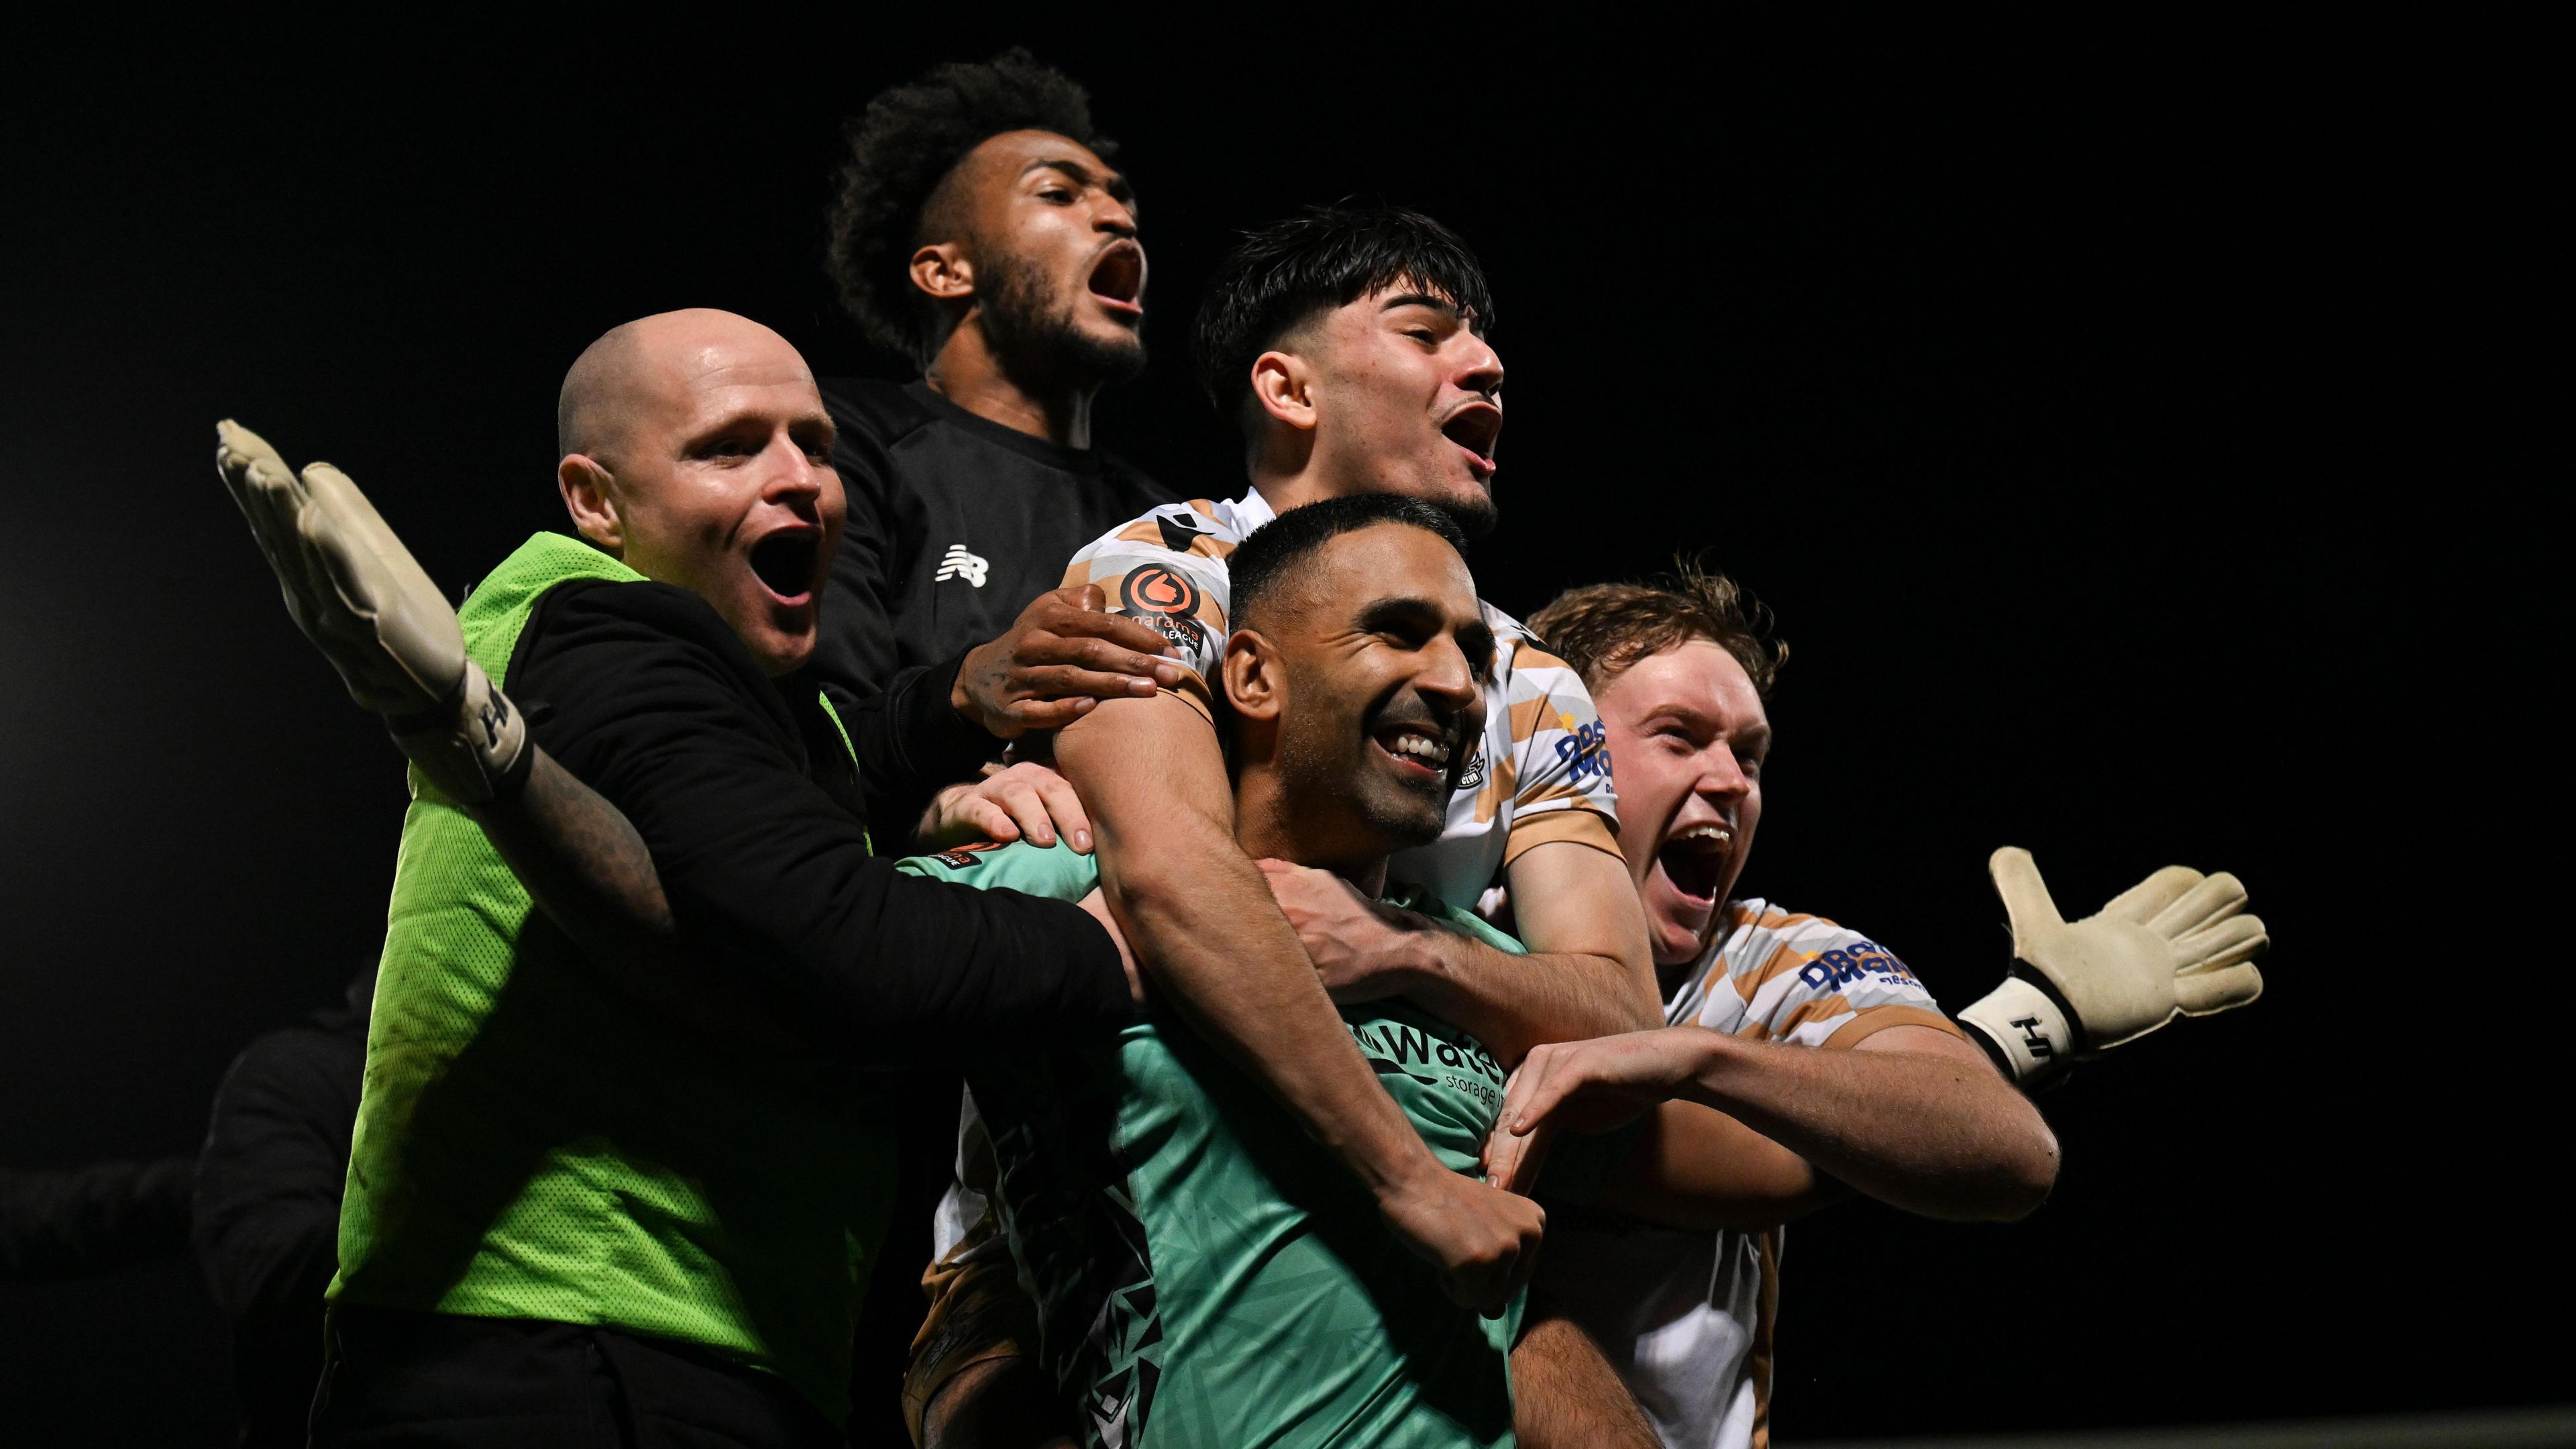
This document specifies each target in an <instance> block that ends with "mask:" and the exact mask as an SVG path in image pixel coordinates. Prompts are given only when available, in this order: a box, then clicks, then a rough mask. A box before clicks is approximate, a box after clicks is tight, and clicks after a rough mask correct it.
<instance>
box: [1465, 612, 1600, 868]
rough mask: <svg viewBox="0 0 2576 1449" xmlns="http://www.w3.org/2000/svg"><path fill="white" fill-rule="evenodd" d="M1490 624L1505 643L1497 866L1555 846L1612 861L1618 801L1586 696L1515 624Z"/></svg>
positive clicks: (1563, 666)
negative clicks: (1506, 734) (1506, 774)
mask: <svg viewBox="0 0 2576 1449" xmlns="http://www.w3.org/2000/svg"><path fill="white" fill-rule="evenodd" d="M1488 612H1489V614H1490V612H1491V611H1488ZM1492 618H1493V621H1494V623H1495V624H1496V628H1495V630H1494V632H1495V634H1496V635H1497V636H1499V637H1502V638H1504V639H1507V640H1509V641H1510V643H1511V661H1510V668H1511V676H1510V679H1509V681H1508V685H1507V692H1508V696H1509V699H1510V707H1511V751H1510V758H1511V761H1512V769H1513V778H1512V780H1511V786H1510V788H1511V791H1512V825H1511V834H1510V836H1509V837H1508V838H1507V839H1506V841H1505V843H1504V846H1503V863H1504V864H1505V865H1509V864H1510V863H1511V862H1512V861H1514V860H1517V859H1519V858H1520V856H1521V854H1522V852H1524V851H1527V850H1528V849H1530V848H1531V847H1532V846H1537V845H1545V844H1548V843H1550V842H1552V841H1558V840H1570V841H1574V842H1576V843H1578V844H1582V845H1588V846H1591V847H1592V848H1593V849H1595V850H1601V851H1607V852H1608V853H1610V854H1612V855H1617V854H1618V853H1619V840H1618V834H1619V797H1618V794H1617V792H1616V791H1615V790H1614V789H1613V788H1612V786H1611V782H1610V743H1609V738H1608V735H1607V732H1606V731H1605V730H1604V729H1603V728H1602V725H1601V716H1600V714H1599V713H1598V712H1597V711H1595V710H1594V709H1593V707H1592V691H1590V690H1588V689H1586V688H1584V687H1583V677H1582V676H1581V675H1580V674H1577V673H1576V672H1575V670H1574V667H1573V666H1572V665H1569V664H1567V663H1566V662H1565V661H1564V660H1562V659H1559V658H1557V657H1556V656H1555V655H1553V654H1550V653H1548V652H1547V651H1546V650H1545V649H1542V648H1540V647H1539V646H1538V644H1537V642H1536V641H1535V640H1533V639H1531V638H1530V636H1529V635H1528V634H1527V633H1526V632H1524V631H1523V630H1522V629H1521V628H1520V626H1519V625H1518V624H1516V623H1513V622H1512V621H1511V620H1510V619H1509V618H1507V617H1504V616H1502V615H1499V614H1494V615H1492ZM1505 625H1508V626H1509V632H1508V633H1507V632H1506V630H1505V628H1504V627H1502V626H1505ZM1489 733H1490V731H1489Z"/></svg>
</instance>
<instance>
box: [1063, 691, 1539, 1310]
mask: <svg viewBox="0 0 2576 1449" xmlns="http://www.w3.org/2000/svg"><path fill="white" fill-rule="evenodd" d="M1055 761H1056V768H1057V769H1059V770H1061V771H1062V772H1063V773H1064V777H1065V778H1066V779H1067V780H1069V781H1071V782H1072V783H1073V786H1074V788H1075V789H1076V790H1077V791H1079V792H1080V793H1081V795H1082V798H1083V800H1084V801H1085V802H1086V803H1087V804H1088V805H1089V807H1090V811H1091V827H1092V833H1093V839H1094V840H1095V842H1096V849H1097V854H1098V856H1099V860H1100V879H1101V887H1102V890H1103V892H1104V893H1105V894H1106V896H1107V898H1108V900H1109V903H1110V907H1111V909H1112V911H1113V912H1114V914H1115V915H1116V918H1117V921H1118V924H1119V926H1120V928H1121V929H1122V930H1123V931H1124V932H1125V934H1126V937H1127V941H1128V943H1129V944H1130V945H1131V946H1132V947H1133V948H1134V951H1135V955H1136V959H1137V962H1138V964H1139V966H1140V968H1141V969H1142V970H1143V971H1144V973H1145V974H1146V976H1147V977H1148V978H1149V979H1150V980H1152V982H1153V983H1154V985H1155V987H1156V988H1157V990H1158V993H1159V997H1160V999H1161V1000H1162V1001H1164V1002H1166V1003H1167V1004H1169V1005H1170V1006H1171V1008H1172V1009H1173V1010H1174V1011H1176V1012H1177V1013H1179V1014H1180V1015H1181V1016H1182V1017H1183V1018H1184V1019H1186V1020H1187V1021H1188V1022H1189V1024H1190V1025H1191V1026H1192V1027H1193V1028H1195V1029H1196V1030H1197V1031H1198V1032H1199V1033H1200V1034H1201V1035H1203V1036H1205V1037H1206V1038H1207V1039H1208V1040H1209V1041H1211V1042H1213V1043H1214V1044H1215V1045H1216V1046H1217V1047H1218V1049H1219V1050H1221V1051H1222V1052H1224V1053H1225V1055H1226V1056H1227V1057H1229V1058H1230V1059H1231V1060H1233V1061H1234V1062H1235V1063H1236V1064H1237V1065H1238V1066H1240V1067H1241V1068H1242V1069H1243V1070H1244V1071H1245V1072H1247V1073H1249V1074H1250V1075H1251V1076H1252V1077H1253V1079H1254V1080H1256V1081H1258V1082H1260V1083H1261V1084H1262V1085H1263V1086H1264V1087H1266V1088H1268V1089H1269V1090H1270V1092H1271V1093H1272V1094H1273V1095H1274V1096H1276V1097H1277V1098H1278V1099H1279V1100H1280V1102H1281V1103H1282V1104H1283V1105H1285V1106H1286V1107H1287V1109H1288V1111H1289V1113H1290V1114H1291V1115H1292V1116H1294V1117H1295V1118H1296V1119H1297V1121H1298V1123H1299V1125H1301V1126H1303V1127H1304V1128H1305V1129H1306V1130H1307V1131H1308V1132H1309V1133H1311V1134H1312V1135H1313V1136H1314V1137H1315V1138H1316V1139H1317V1140H1318V1141H1320V1142H1321V1143H1323V1144H1324V1146H1325V1147H1327V1148H1328V1149H1330V1150H1331V1151H1332V1152H1333V1154H1334V1155H1335V1156H1336V1157H1338V1158H1339V1159H1340V1160H1341V1161H1342V1162H1343V1163H1344V1164H1345V1165H1346V1166H1348V1167H1349V1168H1350V1170H1351V1171H1352V1172H1353V1173H1354V1174H1355V1175H1357V1176H1358V1177H1359V1179H1360V1181H1361V1182H1362V1183H1364V1184H1366V1185H1367V1187H1368V1188H1369V1190H1370V1192H1371V1193H1372V1194H1374V1195H1375V1197H1376V1199H1377V1203H1378V1207H1379V1211H1380V1212H1381V1213H1382V1214H1384V1216H1385V1217H1386V1220H1387V1222H1388V1225H1389V1226H1390V1227H1392V1228H1393V1229H1394V1230H1395V1232H1396V1233H1397V1235H1398V1236H1399V1237H1400V1238H1402V1239H1403V1241H1404V1242H1405V1243H1406V1244H1407V1245H1408V1246H1410V1247H1412V1248H1413V1249H1414V1251H1416V1252H1418V1253H1420V1254H1421V1255H1422V1256H1424V1257H1425V1258H1428V1259H1430V1260H1431V1261H1432V1262H1433V1263H1435V1264H1437V1265H1438V1266H1439V1268H1440V1269H1441V1272H1442V1275H1443V1280H1444V1283H1445V1284H1446V1286H1447V1287H1448V1289H1449V1291H1450V1293H1451V1296H1453V1297H1455V1298H1456V1299H1458V1301H1459V1302H1461V1303H1463V1304H1467V1305H1469V1306H1472V1307H1475V1308H1479V1309H1482V1310H1486V1311H1499V1310H1500V1308H1501V1307H1502V1305H1503V1304H1504V1303H1506V1302H1507V1301H1508V1300H1509V1299H1510V1297H1511V1295H1512V1294H1513V1292H1515V1291H1517V1289H1518V1288H1519V1286H1520V1285H1521V1284H1522V1283H1524V1282H1526V1281H1527V1280H1528V1275H1529V1269H1530V1267H1531V1265H1532V1261H1533V1252H1534V1250H1535V1249H1536V1247H1537V1245H1538V1237H1539V1230H1540V1225H1541V1224H1542V1223H1543V1222H1544V1221H1545V1218H1544V1215H1543V1214H1539V1213H1537V1211H1536V1205H1535V1204H1532V1203H1529V1202H1527V1201H1525V1200H1514V1199H1512V1198H1511V1197H1509V1196H1508V1195H1506V1194H1503V1193H1499V1192H1496V1191H1494V1190H1492V1189H1490V1188H1487V1187H1485V1186H1484V1185H1483V1184H1481V1183H1478V1182H1476V1181H1474V1180H1473V1179H1471V1178H1468V1177H1464V1176H1461V1175H1459V1174H1457V1173H1454V1172H1451V1171H1449V1170H1448V1169H1447V1168H1445V1167H1443V1166H1442V1165H1441V1164H1440V1161H1439V1159H1438V1158H1436V1157H1434V1156H1432V1155H1431V1151H1430V1149H1429V1148H1428V1147H1426V1146H1424V1145H1423V1142H1422V1139H1421V1137H1420V1136H1419V1135H1418V1134H1417V1133H1416V1132H1415V1131H1414V1129H1413V1125H1412V1124H1411V1123H1410V1122H1408V1121H1406V1120H1405V1116H1404V1113H1403V1112H1402V1111H1401V1110H1400V1109H1399V1108H1397V1106H1396V1105H1395V1101H1394V1099H1393V1098H1391V1097H1389V1096H1388V1095H1387V1094H1386V1092H1385V1090H1384V1089H1383V1088H1381V1087H1380V1086H1379V1085H1378V1082H1377V1076H1376V1074H1375V1073H1374V1072H1372V1071H1371V1070H1370V1069H1369V1066H1368V1063H1367V1062H1366V1061H1365V1060H1364V1059H1363V1058H1362V1057H1361V1055H1360V1052H1359V1048H1358V1047H1357V1045H1355V1044H1354V1043H1353V1042H1352V1040H1351V1037H1350V1033H1349V1032H1348V1031H1347V1030H1346V1029H1345V1028H1344V1027H1343V1025H1342V1021H1341V1018H1340V1015H1339V1014H1338V1013H1337V1012H1335V1011H1334V1009H1333V1005H1332V1002H1331V1001H1330V1000H1329V999H1327V998H1326V996H1325V995H1324V991H1323V988H1322V986H1321V985H1320V984H1319V983H1318V982H1317V981H1316V978H1315V971H1314V968H1313V966H1311V965H1310V964H1309V963H1308V962H1307V959H1306V955H1305V952H1304V951H1302V950H1300V949H1299V948H1298V944H1297V935H1296V933H1295V932H1294V931H1293V930H1291V929H1290V928H1289V925H1288V922H1287V920H1286V919H1285V918H1284V917H1283V916H1281V914H1280V912H1279V908H1278V907H1277V906H1276V905H1274V904H1272V902H1271V898H1270V891H1269V888H1268V887H1267V886H1266V885H1265V884H1264V883H1263V878H1262V874H1261V871H1260V870H1259V869H1258V868H1256V867H1255V866H1254V865H1253V863H1252V862H1251V861H1250V860H1249V859H1247V858H1246V857H1245V856H1244V854H1243V851H1242V848H1241V847H1240V846H1238V845H1237V844H1236V843H1235V840H1234V800H1233V792H1232V790H1231V789H1230V787H1229V786H1228V784H1227V781H1226V775H1225V762H1224V759H1223V757H1222V756H1221V755H1220V754H1219V752H1218V748H1217V740H1216V734H1215V731H1214V729H1213V728H1212V727H1211V726H1210V725H1209V723H1208V721H1207V720H1206V719H1205V718H1203V717H1202V716H1200V715H1199V714H1198V713H1196V712H1195V710H1193V709H1192V708H1191V707H1190V706H1189V705H1187V704H1185V703H1182V702H1179V701H1178V700H1177V699H1173V698H1166V699H1136V700H1111V701H1108V702H1106V703H1104V704H1102V705H1100V706H1099V707H1098V708H1096V709H1094V710H1092V711H1091V712H1090V713H1088V714H1087V715H1085V716H1084V717H1083V719H1081V720H1080V721H1079V722H1077V723H1075V724H1073V725H1072V726H1070V727H1068V728H1066V729H1065V730H1064V731H1063V732H1062V733H1061V734H1059V735H1058V736H1057V739H1056V744H1055Z"/></svg>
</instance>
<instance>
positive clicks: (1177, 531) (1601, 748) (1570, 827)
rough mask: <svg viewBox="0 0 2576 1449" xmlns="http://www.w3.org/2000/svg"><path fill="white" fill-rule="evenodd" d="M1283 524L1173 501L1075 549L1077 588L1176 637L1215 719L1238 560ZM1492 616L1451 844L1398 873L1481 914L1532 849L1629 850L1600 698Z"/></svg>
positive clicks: (1266, 509)
mask: <svg viewBox="0 0 2576 1449" xmlns="http://www.w3.org/2000/svg"><path fill="white" fill-rule="evenodd" d="M1277 516H1278V515H1277V514H1276V513H1274V512H1273V511H1272V510H1271V507H1270V504H1269V502H1268V501H1267V500H1265V499H1264V498H1262V496H1261V495H1260V494H1259V493H1258V492H1252V493H1246V494H1245V495H1244V496H1243V497H1241V498H1238V499H1235V500H1233V501H1232V502H1224V503H1212V502H1209V501H1208V500H1206V499H1193V500H1192V501H1190V502H1187V503H1174V504H1169V505H1166V506H1164V507H1161V508H1157V509H1155V510H1154V511H1153V512H1151V513H1148V514H1146V515H1145V516H1144V517H1142V518H1139V519H1137V520H1136V521H1135V522H1133V523H1129V524H1126V525H1124V526H1122V527H1119V528H1116V529H1112V530H1111V531H1110V532H1108V533H1106V534H1104V535H1102V536H1101V537H1100V538H1099V539H1098V540H1097V541H1095V542H1094V543H1092V544H1091V545H1090V546H1089V547H1088V548H1085V549H1084V550H1083V551H1082V552H1080V553H1078V554H1076V555H1074V558H1073V563H1072V565H1071V566H1070V567H1069V568H1067V569H1066V570H1065V576H1064V581H1065V583H1067V584H1097V585H1099V587H1100V590H1101V592H1102V593H1103V594H1105V595H1107V596H1108V602H1109V609H1110V611H1111V612H1112V613H1118V614H1124V615H1126V616H1128V617H1130V618H1133V619H1136V620H1138V621H1140V622H1142V623H1144V624H1145V625H1147V626H1148V627H1150V628H1152V629H1154V630H1155V631H1156V632H1157V633H1160V634H1161V635H1162V636H1163V637H1164V638H1166V639H1168V640H1170V641H1171V642H1172V645H1173V647H1174V648H1176V649H1177V650H1179V651H1180V656H1181V657H1180V663H1181V664H1182V665H1183V666H1184V667H1185V668H1186V669H1187V671H1188V673H1187V674H1186V675H1185V676H1184V677H1183V679H1182V681H1181V684H1180V686H1179V688H1178V689H1177V690H1176V691H1175V692H1176V693H1178V694H1179V695H1180V697H1181V698H1182V699H1184V700H1186V701H1187V702H1188V703H1189V705H1190V707H1191V708H1193V709H1196V710H1197V711H1198V712H1199V713H1200V714H1201V715H1203V716H1207V717H1209V718H1211V719H1213V718H1214V706H1213V703H1212V701H1213V699H1214V696H1215V685H1214V683H1213V681H1214V680H1215V679H1216V678H1217V670H1218V666H1219V662H1220V661H1221V660H1222V659H1223V657H1224V653H1225V638H1226V634H1227V632H1228V629H1229V625H1228V623H1227V620H1228V616H1229V611H1230V608H1231V605H1232V589H1231V587H1230V585H1229V582H1228V578H1227V573H1226V559H1227V558H1228V556H1230V555H1231V554H1233V552H1234V549H1235V546H1236V545H1237V544H1239V543H1241V542H1243V540H1244V539H1245V538H1246V537H1247V536H1249V535H1250V534H1251V532H1252V531H1253V530H1254V529H1256V528H1259V527H1261V526H1262V525H1263V524H1265V523H1268V522H1269V521H1270V520H1271V519H1273V518H1275V517H1277ZM1484 610H1485V623H1486V625H1487V627H1489V628H1491V629H1492V630H1493V631H1494V672H1493V678H1492V679H1491V680H1490V681H1489V682H1488V683H1487V685H1486V687H1485V733H1484V736H1483V738H1482V739H1481V740H1480V741H1479V743H1478V745H1477V747H1476V753H1475V755H1474V756H1473V757H1472V758H1471V759H1470V760H1469V761H1468V763H1467V769H1466V771H1465V773H1464V774H1463V775H1462V776H1461V777H1460V780H1459V785H1458V792H1457V794H1455V795H1453V796H1452V797H1450V801H1449V821H1448V824H1447V826H1446V828H1444V829H1443V830H1442V831H1441V833H1440V838H1439V839H1438V840H1436V841H1434V842H1432V843H1431V844H1429V845H1426V846H1423V847H1421V848H1419V849H1416V850H1408V851H1405V852H1403V853H1402V854H1400V855H1398V856H1396V857H1395V859H1394V861H1393V862H1392V863H1391V864H1390V865H1389V867H1388V874H1389V876H1390V877H1392V878H1393V879H1396V880H1400V881H1407V882H1410V883H1412V884H1415V885H1420V886H1424V887H1427V888H1428V889H1430V890H1431V891H1432V892H1433V893H1434V894H1436V895H1438V896H1439V897H1440V898H1441V899H1442V900H1444V901H1447V902H1448V903H1449V904H1451V905H1453V906H1456V907H1458V908H1460V909H1461V910H1470V911H1472V910H1474V909H1475V908H1476V903H1477V900H1478V898H1479V897H1480V896H1481V895H1483V893H1484V892H1485V890H1486V889H1487V888H1488V887H1490V886H1492V885H1494V884H1495V882H1496V880H1497V878H1498V877H1499V876H1500V875H1501V873H1502V870H1503V867H1504V866H1506V865H1508V864H1510V863H1511V862H1512V861H1513V860H1515V859H1517V858H1518V857H1519V856H1520V854H1521V853H1522V852H1523V851H1526V850H1528V849H1529V848H1530V847H1532V846H1535V845H1544V844H1546V843H1548V842H1550V841H1555V840H1571V841H1575V842H1577V843H1579V844H1582V845H1588V846H1591V847H1592V848H1594V849H1596V850H1603V851H1607V852H1609V853H1610V854H1613V855H1616V854H1618V853H1619V846H1618V840H1617V835H1618V828H1619V824H1618V822H1619V802H1618V798H1617V796H1616V795H1615V794H1613V793H1612V789H1611V783H1610V749H1609V746H1608V744H1607V743H1606V742H1605V739H1604V735H1603V731H1602V728H1601V721H1600V718H1599V717H1598V716H1597V715H1595V714H1594V713H1593V709H1592V695H1591V693H1590V691H1588V690H1586V689H1585V688H1584V687H1583V680H1582V678H1581V676H1579V675H1577V674H1576V673H1575V672H1574V670H1573V669H1572V668H1571V667H1569V666H1568V665H1567V664H1566V663H1565V661H1563V660H1561V659H1559V658H1557V657H1556V656H1555V655H1553V654H1550V653H1548V652H1547V651H1546V650H1545V649H1543V648H1541V647H1540V646H1539V644H1538V641H1537V640H1536V639H1535V638H1533V637H1532V636H1531V634H1530V632H1529V631H1528V630H1527V629H1524V628H1522V627H1521V625H1520V621H1519V620H1517V619H1514V618H1512V617H1511V616H1510V615H1508V614H1506V613H1504V612H1503V611H1502V610H1500V609H1497V608H1495V607H1494V606H1493V605H1491V604H1487V605H1485V606H1484Z"/></svg>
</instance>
